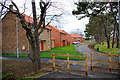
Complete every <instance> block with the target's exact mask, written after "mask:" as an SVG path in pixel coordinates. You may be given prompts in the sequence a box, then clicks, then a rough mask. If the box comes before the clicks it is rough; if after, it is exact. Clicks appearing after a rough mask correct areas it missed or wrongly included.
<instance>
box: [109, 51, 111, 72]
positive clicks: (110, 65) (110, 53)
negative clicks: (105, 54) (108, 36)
mask: <svg viewBox="0 0 120 80" xmlns="http://www.w3.org/2000/svg"><path fill="white" fill-rule="evenodd" d="M109 72H111V52H109Z"/></svg>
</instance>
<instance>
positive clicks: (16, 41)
mask: <svg viewBox="0 0 120 80" xmlns="http://www.w3.org/2000/svg"><path fill="white" fill-rule="evenodd" d="M16 42H17V57H19V48H18V20H17V16H16Z"/></svg>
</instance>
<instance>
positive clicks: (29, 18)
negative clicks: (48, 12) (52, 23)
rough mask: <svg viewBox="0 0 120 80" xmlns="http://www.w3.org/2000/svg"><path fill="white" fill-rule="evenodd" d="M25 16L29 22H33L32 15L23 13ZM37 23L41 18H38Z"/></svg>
mask: <svg viewBox="0 0 120 80" xmlns="http://www.w3.org/2000/svg"><path fill="white" fill-rule="evenodd" d="M23 16H24V17H25V20H26V21H27V22H29V23H33V17H30V16H28V15H26V14H23ZM37 23H39V20H37Z"/></svg>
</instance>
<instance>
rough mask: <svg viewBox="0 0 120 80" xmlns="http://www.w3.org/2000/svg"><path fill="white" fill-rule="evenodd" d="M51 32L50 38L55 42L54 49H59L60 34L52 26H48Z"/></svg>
mask: <svg viewBox="0 0 120 80" xmlns="http://www.w3.org/2000/svg"><path fill="white" fill-rule="evenodd" d="M49 27H50V28H51V29H52V30H51V38H54V40H55V47H61V45H60V44H61V42H60V32H59V31H58V30H56V29H54V28H53V27H52V26H49Z"/></svg>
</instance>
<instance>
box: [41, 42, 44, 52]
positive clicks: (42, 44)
mask: <svg viewBox="0 0 120 80" xmlns="http://www.w3.org/2000/svg"><path fill="white" fill-rule="evenodd" d="M41 50H44V43H43V41H41Z"/></svg>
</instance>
